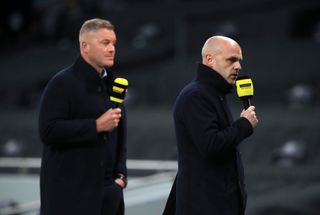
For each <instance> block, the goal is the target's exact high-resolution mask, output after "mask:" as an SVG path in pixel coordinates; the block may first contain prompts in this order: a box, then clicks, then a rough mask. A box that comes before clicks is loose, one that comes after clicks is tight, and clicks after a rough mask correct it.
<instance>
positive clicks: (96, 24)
mask: <svg viewBox="0 0 320 215" xmlns="http://www.w3.org/2000/svg"><path fill="white" fill-rule="evenodd" d="M101 28H106V29H108V30H112V31H114V26H113V24H112V23H111V22H110V21H108V20H105V19H99V18H95V19H89V20H87V21H85V22H84V23H83V25H82V26H81V29H80V32H79V42H80V43H81V41H82V40H83V37H84V35H86V34H87V33H88V32H91V31H96V30H99V29H101Z"/></svg>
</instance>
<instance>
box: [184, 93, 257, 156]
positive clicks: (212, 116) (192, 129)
mask: <svg viewBox="0 0 320 215" xmlns="http://www.w3.org/2000/svg"><path fill="white" fill-rule="evenodd" d="M216 105H219V104H218V102H217V103H216V104H212V103H209V101H208V99H207V98H205V96H204V95H202V94H200V93H197V92H193V93H190V94H189V95H188V96H186V97H185V99H184V101H183V102H182V104H181V107H180V108H181V110H182V111H181V114H182V115H181V120H182V121H184V122H185V126H186V130H187V131H186V132H187V133H188V134H190V138H191V139H192V142H193V143H194V144H195V145H196V148H197V149H198V150H199V153H200V154H201V155H202V156H204V157H213V156H216V155H219V156H221V155H223V154H224V153H226V152H228V151H230V150H231V149H233V148H235V147H236V146H237V145H238V144H239V143H240V142H241V141H242V140H243V139H245V138H246V137H248V136H250V135H251V134H252V132H253V128H252V126H251V124H250V123H249V121H248V120H247V119H245V118H239V119H238V120H236V121H235V122H233V123H232V124H231V125H230V126H227V127H225V128H222V127H221V122H219V118H221V117H218V114H222V113H219V112H218V111H217V107H216Z"/></svg>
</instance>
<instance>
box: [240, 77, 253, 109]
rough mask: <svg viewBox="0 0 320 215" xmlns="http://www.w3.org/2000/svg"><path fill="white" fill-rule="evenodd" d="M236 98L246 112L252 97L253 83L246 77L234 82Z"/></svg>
mask: <svg viewBox="0 0 320 215" xmlns="http://www.w3.org/2000/svg"><path fill="white" fill-rule="evenodd" d="M236 87H237V93H238V97H239V98H240V99H241V100H242V101H243V108H244V109H245V110H246V109H247V108H248V107H250V106H251V99H252V97H253V93H254V90H253V82H252V80H251V78H250V77H248V76H241V77H238V79H237V81H236Z"/></svg>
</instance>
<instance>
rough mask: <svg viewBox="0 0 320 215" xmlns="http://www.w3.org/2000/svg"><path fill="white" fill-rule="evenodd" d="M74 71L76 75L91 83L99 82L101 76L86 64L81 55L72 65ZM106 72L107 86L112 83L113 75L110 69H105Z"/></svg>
mask: <svg viewBox="0 0 320 215" xmlns="http://www.w3.org/2000/svg"><path fill="white" fill-rule="evenodd" d="M73 66H74V70H75V71H76V73H77V74H79V75H80V76H82V77H84V78H85V79H86V80H88V81H90V82H91V81H92V82H97V83H100V82H101V76H100V74H99V73H98V72H97V71H96V70H95V69H94V68H93V66H91V65H90V64H88V63H87V62H86V61H85V60H84V59H83V58H82V57H81V55H79V56H78V58H77V60H76V62H75V63H74V65H73ZM105 70H106V72H107V79H106V81H107V84H109V83H111V82H113V80H114V79H115V77H114V75H113V73H112V72H111V70H110V69H108V68H105Z"/></svg>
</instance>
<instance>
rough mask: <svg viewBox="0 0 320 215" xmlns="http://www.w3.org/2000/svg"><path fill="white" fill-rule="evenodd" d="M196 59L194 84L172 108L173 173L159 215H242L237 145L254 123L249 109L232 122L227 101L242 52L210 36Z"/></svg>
mask: <svg viewBox="0 0 320 215" xmlns="http://www.w3.org/2000/svg"><path fill="white" fill-rule="evenodd" d="M201 54H202V63H200V64H199V65H198V68H197V74H196V77H195V79H194V80H192V81H191V82H190V83H189V84H188V85H186V86H185V87H184V88H183V89H182V91H181V92H180V94H179V96H178V98H177V99H176V103H175V107H174V123H175V132H176V139H177V148H178V174H177V178H176V182H175V185H174V186H173V188H172V191H171V194H170V196H169V199H168V202H167V205H166V209H165V211H164V213H163V214H166V215H168V214H177V215H197V214H201V215H244V213H245V207H246V192H245V185H244V176H243V166H242V161H241V157H240V152H239V149H238V146H239V144H240V143H241V141H243V140H244V139H245V138H247V137H249V136H250V135H251V134H252V133H253V129H254V128H255V127H256V126H257V123H258V120H257V117H256V113H255V111H254V107H253V106H250V107H249V108H248V109H247V110H243V111H242V112H241V113H240V116H239V118H238V119H237V120H233V117H232V115H231V112H230V109H229V107H228V104H227V100H226V95H227V94H228V93H230V92H231V89H232V87H233V85H234V84H235V82H236V79H237V77H238V75H239V72H240V70H241V61H242V59H243V56H242V51H241V48H240V46H239V44H238V43H237V42H236V41H234V40H232V39H231V38H227V37H223V36H213V37H211V38H209V39H208V40H207V41H206V42H205V44H204V45H203V48H202V53H201ZM174 204H176V205H175V206H174Z"/></svg>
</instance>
